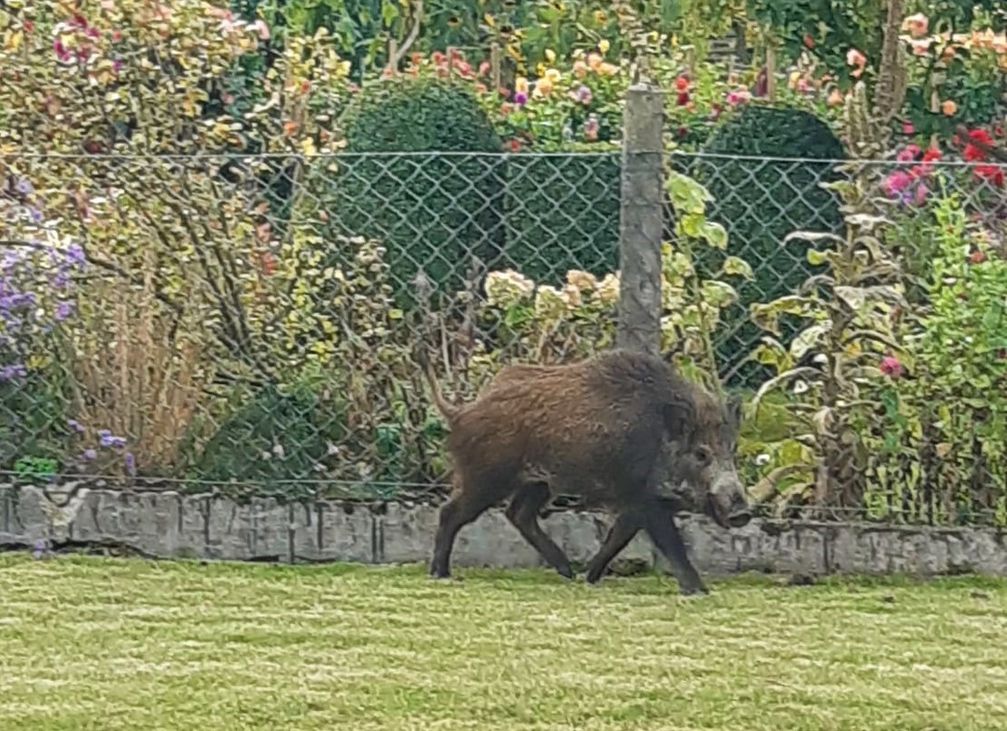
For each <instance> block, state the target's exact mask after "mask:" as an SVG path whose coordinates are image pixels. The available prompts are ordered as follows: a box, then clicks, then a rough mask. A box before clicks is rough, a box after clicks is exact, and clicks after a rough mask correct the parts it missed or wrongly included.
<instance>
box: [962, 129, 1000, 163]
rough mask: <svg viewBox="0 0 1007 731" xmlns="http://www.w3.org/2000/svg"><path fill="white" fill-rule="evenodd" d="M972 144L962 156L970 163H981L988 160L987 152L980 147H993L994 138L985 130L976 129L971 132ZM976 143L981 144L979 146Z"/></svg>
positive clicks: (970, 143)
mask: <svg viewBox="0 0 1007 731" xmlns="http://www.w3.org/2000/svg"><path fill="white" fill-rule="evenodd" d="M969 140H970V142H969V143H968V144H967V145H965V150H964V151H963V152H962V156H963V157H964V158H965V159H966V160H968V161H969V162H979V161H982V160H985V159H986V152H985V151H984V150H983V148H982V147H979V145H985V146H986V147H993V138H992V137H990V133H989V132H987V131H986V130H984V129H974V130H972V131H970V132H969ZM975 143H979V144H978V145H977V144H975Z"/></svg>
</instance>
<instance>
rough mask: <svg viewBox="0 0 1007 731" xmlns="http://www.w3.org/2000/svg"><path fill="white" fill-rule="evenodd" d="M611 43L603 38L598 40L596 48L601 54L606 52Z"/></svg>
mask: <svg viewBox="0 0 1007 731" xmlns="http://www.w3.org/2000/svg"><path fill="white" fill-rule="evenodd" d="M611 47H612V46H611V44H610V43H609V42H608V40H606V39H605V38H602V39H601V40H600V41H598V50H599V51H601V53H602V55H605V54H606V53H608V49H609V48H611Z"/></svg>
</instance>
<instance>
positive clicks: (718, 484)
mask: <svg viewBox="0 0 1007 731" xmlns="http://www.w3.org/2000/svg"><path fill="white" fill-rule="evenodd" d="M709 513H710V516H711V517H712V518H713V519H714V520H715V521H716V522H717V524H718V525H720V526H721V527H722V528H728V529H730V528H742V527H744V526H746V525H748V522H749V521H750V520H751V519H752V508H751V506H750V505H749V504H748V498H747V497H746V496H745V488H744V486H743V485H742V484H741V480H739V479H738V473H737V472H736V471H735V470H734V469H730V470H727V471H725V472H724V473H722V474H721V475H720V476H719V477H718V478H717V480H716V481H715V482H714V483H713V486H712V487H711V488H710V492H709Z"/></svg>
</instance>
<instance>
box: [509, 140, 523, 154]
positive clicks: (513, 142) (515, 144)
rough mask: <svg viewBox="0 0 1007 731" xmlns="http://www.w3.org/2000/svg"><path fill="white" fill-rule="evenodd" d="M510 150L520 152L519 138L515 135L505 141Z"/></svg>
mask: <svg viewBox="0 0 1007 731" xmlns="http://www.w3.org/2000/svg"><path fill="white" fill-rule="evenodd" d="M507 146H508V147H509V148H510V151H511V152H521V140H519V139H517V138H516V137H515V138H514V139H512V140H511V141H510V142H508V143H507Z"/></svg>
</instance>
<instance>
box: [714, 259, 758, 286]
mask: <svg viewBox="0 0 1007 731" xmlns="http://www.w3.org/2000/svg"><path fill="white" fill-rule="evenodd" d="M720 273H721V274H722V275H724V276H728V277H744V278H745V279H747V280H748V281H750V282H751V281H752V280H754V279H755V273H754V272H753V271H752V267H751V266H749V264H748V262H747V261H745V260H744V259H741V258H740V257H737V256H729V257H727V258H726V259H724V266H722V267H721V268H720Z"/></svg>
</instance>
